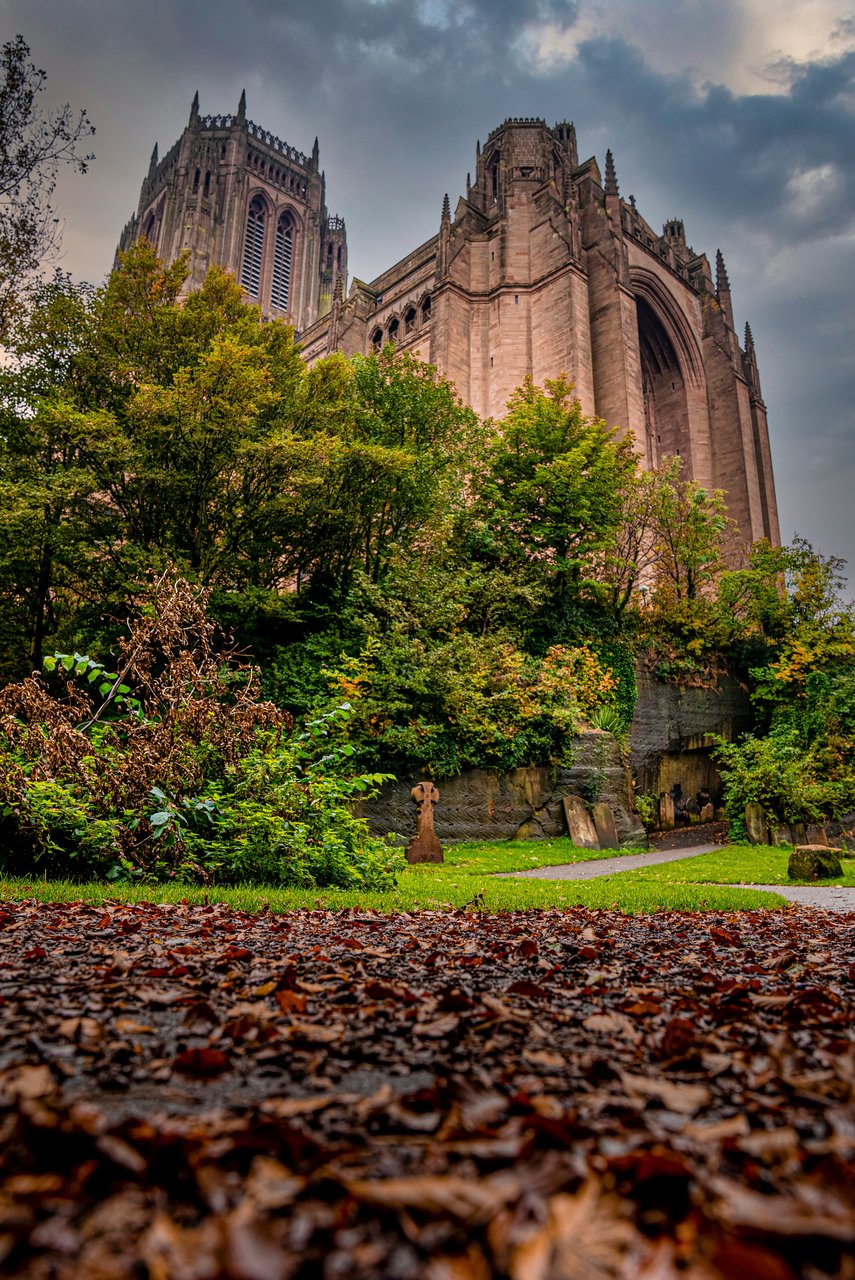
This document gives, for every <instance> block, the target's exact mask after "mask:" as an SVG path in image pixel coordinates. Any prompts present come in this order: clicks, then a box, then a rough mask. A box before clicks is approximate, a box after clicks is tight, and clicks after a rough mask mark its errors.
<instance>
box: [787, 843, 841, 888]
mask: <svg viewBox="0 0 855 1280" xmlns="http://www.w3.org/2000/svg"><path fill="white" fill-rule="evenodd" d="M787 875H788V876H789V877H790V879H791V880H836V879H837V877H838V876H842V875H843V868H842V866H841V865H840V850H839V849H829V847H828V845H825V844H797V845H796V847H795V849H793V852H792V853H791V854H790V862H789V866H788V867H787Z"/></svg>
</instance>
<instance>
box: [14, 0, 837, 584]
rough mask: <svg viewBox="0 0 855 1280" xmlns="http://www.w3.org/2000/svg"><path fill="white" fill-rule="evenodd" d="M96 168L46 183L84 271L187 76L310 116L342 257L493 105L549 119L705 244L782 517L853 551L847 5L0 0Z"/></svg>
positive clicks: (411, 227) (305, 124)
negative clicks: (768, 454)
mask: <svg viewBox="0 0 855 1280" xmlns="http://www.w3.org/2000/svg"><path fill="white" fill-rule="evenodd" d="M0 16H2V24H0V33H1V34H2V38H3V39H4V40H5V39H9V38H11V37H12V36H14V35H15V34H16V33H17V32H20V33H21V34H22V35H23V36H24V38H25V39H26V40H27V42H28V43H29V45H30V47H31V49H32V55H33V59H34V61H35V62H36V63H37V65H39V66H41V67H44V69H45V70H46V71H47V73H48V95H49V97H50V98H51V100H53V101H55V102H62V101H69V102H71V103H72V104H73V105H75V106H85V107H86V108H87V109H88V111H89V114H90V116H91V117H92V120H93V122H94V124H95V125H96V128H97V134H96V137H95V139H94V150H95V152H96V157H97V158H96V161H95V163H94V164H93V166H92V168H91V170H90V173H89V174H88V175H86V176H85V177H74V178H70V179H69V180H67V181H64V182H63V184H62V186H61V189H60V193H59V197H60V212H61V214H62V216H63V218H64V221H65V234H64V261H63V266H64V267H65V268H66V269H68V270H70V271H71V272H72V274H73V275H75V276H77V277H78V278H82V279H89V280H94V281H97V280H100V279H102V278H103V276H104V274H105V273H106V272H107V270H108V269H109V267H110V265H111V262H112V258H113V252H114V248H115V244H116V240H117V238H118V235H119V232H120V230H121V228H122V226H123V224H124V223H125V221H126V220H127V218H128V217H129V215H130V214H131V212H132V211H133V210H134V209H135V208H136V204H137V199H138V195H139V188H140V183H141V181H142V178H143V176H144V174H145V172H146V171H147V168H148V161H149V156H150V154H151V149H152V146H153V144H154V142H155V141H157V142H158V143H159V144H160V150H161V154H163V152H164V151H165V150H166V149H167V148H168V147H169V146H171V144H172V143H173V142H174V141H175V140H176V139H177V138H178V136H179V134H180V133H181V130H182V129H183V128H184V125H185V124H186V122H187V118H188V115H189V110H190V102H191V99H192V97H193V93H194V91H195V90H196V89H198V90H199V96H200V106H201V110H202V112H203V113H205V112H227V111H234V110H235V109H236V108H237V103H238V98H239V96H240V92H241V89H242V88H244V87H245V88H246V92H247V112H248V115H249V117H250V118H251V119H253V120H255V121H256V122H257V123H258V124H260V125H263V126H264V127H265V128H266V129H270V130H271V131H272V132H274V133H276V134H278V135H279V136H280V137H282V138H284V139H286V140H287V141H288V142H289V143H291V144H292V145H294V146H296V147H298V148H300V150H303V151H309V150H310V149H311V146H312V141H313V139H314V137H315V135H316V134H317V135H318V137H319V140H320V155H321V167H322V168H324V169H325V170H326V177H327V197H328V204H329V207H330V210H331V212H338V213H341V214H342V215H343V216H344V217H345V219H346V221H347V231H348V250H349V261H350V268H351V271H352V272H354V273H355V274H356V275H358V276H360V277H362V278H363V279H371V278H372V277H373V276H374V275H377V274H378V273H379V272H380V271H382V270H383V269H385V268H386V267H387V266H389V265H391V264H392V263H393V262H394V261H396V260H397V259H398V258H399V257H401V256H403V254H404V253H406V252H407V251H408V250H410V249H411V248H414V247H415V246H416V245H418V244H420V243H421V242H422V241H423V240H425V239H427V238H428V236H430V235H432V234H433V233H434V231H436V229H437V227H438V224H439V216H440V209H441V204H442V196H443V193H444V192H445V191H448V192H449V194H450V196H451V203H452V209H453V208H454V204H455V201H456V199H457V196H458V195H459V194H460V193H461V192H462V191H463V190H464V184H465V181H466V173H467V170H472V171H473V172H474V169H475V142H476V139H477V138H480V139H482V140H483V139H484V138H485V137H486V135H487V134H488V133H489V132H490V130H491V129H492V128H494V127H495V126H496V125H497V124H499V123H500V122H501V121H502V120H503V119H504V118H505V117H506V116H543V117H545V118H546V119H547V121H548V122H549V123H553V122H554V121H556V120H562V119H565V118H566V119H570V120H574V121H575V123H576V127H577V133H578V139H579V154H580V158H585V157H587V156H589V155H596V156H597V157H598V158H599V159H600V161H601V162H602V159H603V157H604V154H605V150H606V147H611V148H612V151H613V152H614V156H615V162H616V165H617V172H618V179H619V182H620V187H621V192H622V194H623V195H624V196H628V195H629V194H630V193H634V194H635V196H636V199H637V202H638V207H639V210H640V212H641V213H642V214H643V215H644V216H645V217H646V218H647V220H648V221H649V222H651V223H653V224H654V226H659V225H661V224H662V222H664V220H665V219H666V218H669V217H673V216H680V217H682V218H683V219H684V221H685V224H686V234H687V238H688V240H689V242H690V244H692V245H693V246H694V248H695V249H696V251H702V250H703V251H706V253H707V254H708V255H709V257H710V258H711V259H713V258H714V255H715V251H716V249H717V248H721V249H722V251H723V253H724V255H725V260H726V262H727V266H728V271H729V275H730V281H731V287H732V290H733V300H734V308H735V312H736V321H737V328H738V330H739V331H740V332H741V330H742V326H743V325H744V322H745V321H746V320H749V321H750V322H751V326H752V330H753V332H754V337H755V342H756V345H757V349H758V355H759V360H760V372H761V378H762V383H763V391H764V397H765V399H766V402H767V405H768V409H769V422H770V431H771V437H772V449H773V458H774V464H775V473H776V480H777V486H778V500H779V506H780V511H781V524H782V536H783V537H784V539H785V540H789V539H790V538H791V537H792V536H793V535H794V534H795V533H798V534H801V535H802V536H804V537H807V538H809V539H810V540H811V541H812V542H813V543H814V545H815V546H817V547H818V548H819V549H820V550H822V551H823V552H825V553H827V554H832V553H833V554H836V555H841V556H845V557H846V558H847V559H848V560H849V562H850V576H853V566H855V127H853V126H855V3H853V0H715V2H714V3H713V2H712V0H577V2H576V3H573V2H572V0H228V3H224V2H223V0H204V3H202V2H201V0H146V2H145V3H140V2H139V0H135V2H134V3H131V2H130V0H0Z"/></svg>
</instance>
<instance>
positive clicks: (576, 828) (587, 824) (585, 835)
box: [561, 796, 600, 849]
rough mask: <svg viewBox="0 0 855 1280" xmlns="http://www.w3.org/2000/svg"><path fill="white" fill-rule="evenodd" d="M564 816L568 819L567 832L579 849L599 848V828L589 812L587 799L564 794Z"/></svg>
mask: <svg viewBox="0 0 855 1280" xmlns="http://www.w3.org/2000/svg"><path fill="white" fill-rule="evenodd" d="M561 803H562V805H563V806H564V817H565V819H566V820H567V832H568V834H569V836H570V839H571V840H572V841H573V843H574V844H575V845H576V847H577V848H579V849H599V847H600V841H599V838H598V836H597V829H596V827H595V826H594V823H593V821H592V819H591V815H590V814H589V813H588V809H587V806H586V805H585V801H584V800H583V799H582V797H581V796H564V797H563V799H562V801H561Z"/></svg>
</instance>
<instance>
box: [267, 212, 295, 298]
mask: <svg viewBox="0 0 855 1280" xmlns="http://www.w3.org/2000/svg"><path fill="white" fill-rule="evenodd" d="M293 258H294V231H293V227H292V225H291V219H290V217H289V216H288V214H287V213H286V214H285V215H284V216H283V217H282V218H280V219H279V225H278V226H277V228H276V246H275V249H274V252H273V283H272V285H271V289H270V301H271V303H272V305H273V306H274V307H278V308H279V310H280V311H287V310H288V297H289V294H290V291H291V264H292V261H293Z"/></svg>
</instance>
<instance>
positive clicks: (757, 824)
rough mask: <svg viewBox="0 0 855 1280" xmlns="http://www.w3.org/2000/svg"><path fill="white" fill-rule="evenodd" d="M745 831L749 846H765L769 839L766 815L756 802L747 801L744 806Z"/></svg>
mask: <svg viewBox="0 0 855 1280" xmlns="http://www.w3.org/2000/svg"><path fill="white" fill-rule="evenodd" d="M745 829H746V831H747V832H748V841H749V844H765V843H766V841H767V840H768V839H769V833H768V831H767V829H766V815H765V814H764V812H763V806H762V805H761V804H758V803H757V801H756V800H749V802H748V804H747V805H746V806H745Z"/></svg>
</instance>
